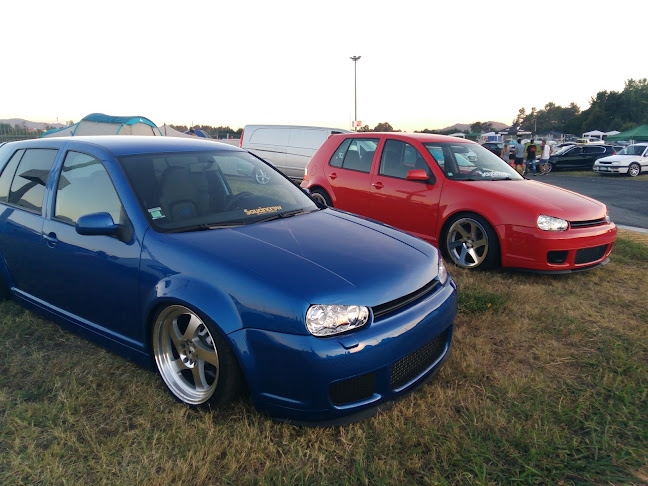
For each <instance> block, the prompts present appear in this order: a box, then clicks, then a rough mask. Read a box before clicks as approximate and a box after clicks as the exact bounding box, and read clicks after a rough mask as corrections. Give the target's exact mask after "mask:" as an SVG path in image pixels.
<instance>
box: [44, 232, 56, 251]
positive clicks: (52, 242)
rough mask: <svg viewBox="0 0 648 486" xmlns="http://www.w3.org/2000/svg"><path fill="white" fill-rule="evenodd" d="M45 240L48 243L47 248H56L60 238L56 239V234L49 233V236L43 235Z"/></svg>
mask: <svg viewBox="0 0 648 486" xmlns="http://www.w3.org/2000/svg"><path fill="white" fill-rule="evenodd" d="M43 238H44V239H45V241H46V242H47V246H49V247H50V248H54V247H55V246H56V244H57V243H58V238H57V237H56V233H49V234H47V235H43Z"/></svg>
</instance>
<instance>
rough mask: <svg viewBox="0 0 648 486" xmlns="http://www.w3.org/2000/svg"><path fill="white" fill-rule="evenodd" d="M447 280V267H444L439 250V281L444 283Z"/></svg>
mask: <svg viewBox="0 0 648 486" xmlns="http://www.w3.org/2000/svg"><path fill="white" fill-rule="evenodd" d="M447 281H448V269H447V268H446V265H445V262H444V261H443V257H442V256H441V252H439V283H440V284H441V285H445V284H446V282H447Z"/></svg>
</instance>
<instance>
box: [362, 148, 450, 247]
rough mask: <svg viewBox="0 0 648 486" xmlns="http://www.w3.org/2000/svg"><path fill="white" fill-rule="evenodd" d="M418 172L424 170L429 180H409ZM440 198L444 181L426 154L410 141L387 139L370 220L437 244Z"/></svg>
mask: <svg viewBox="0 0 648 486" xmlns="http://www.w3.org/2000/svg"><path fill="white" fill-rule="evenodd" d="M415 169H419V170H424V171H425V172H426V173H427V174H428V177H429V178H428V180H427V181H420V180H408V179H407V173H408V172H409V171H411V170H415ZM440 196H441V182H440V181H435V179H434V175H433V174H432V171H431V170H430V167H429V165H428V161H427V160H426V158H425V157H424V156H423V155H422V153H421V152H420V151H419V150H418V149H417V148H416V147H414V146H413V145H411V144H409V143H407V142H403V141H400V140H392V139H387V140H385V143H384V145H383V148H382V154H381V156H380V164H379V166H378V172H377V174H376V175H374V176H373V178H372V182H371V190H370V200H369V217H370V218H373V219H376V220H378V221H382V222H383V223H387V224H390V225H392V226H395V227H396V228H400V229H402V230H405V231H407V232H408V233H411V234H413V235H414V236H417V237H419V238H422V239H424V240H427V241H429V242H431V243H436V239H437V238H436V234H437V228H436V222H437V214H438V210H439V198H440Z"/></svg>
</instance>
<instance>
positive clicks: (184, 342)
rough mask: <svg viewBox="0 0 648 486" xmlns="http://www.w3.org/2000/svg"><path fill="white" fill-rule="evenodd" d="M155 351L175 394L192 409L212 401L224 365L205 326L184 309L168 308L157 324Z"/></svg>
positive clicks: (168, 385)
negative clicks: (220, 362)
mask: <svg viewBox="0 0 648 486" xmlns="http://www.w3.org/2000/svg"><path fill="white" fill-rule="evenodd" d="M153 351H154V354H155V362H156V363H157V367H158V370H159V371H160V375H161V376H162V379H163V380H164V382H165V383H166V385H167V387H168V388H169V390H171V393H173V394H174V395H175V396H176V397H177V398H178V399H179V400H181V401H183V402H185V403H188V404H190V405H200V404H202V403H205V402H206V401H208V400H209V399H210V398H211V396H212V395H213V394H214V391H215V390H216V386H217V385H218V379H219V372H220V364H219V359H218V351H217V350H216V345H215V343H214V339H213V337H212V335H211V333H210V332H209V329H208V328H207V326H206V325H205V323H204V322H203V321H202V320H201V319H200V318H199V317H198V316H197V315H196V314H195V313H193V312H192V311H191V310H189V309H187V308H186V307H184V306H181V305H172V306H169V307H167V308H165V309H164V310H163V311H162V312H161V313H160V314H159V315H158V318H157V319H156V321H155V327H154V329H153Z"/></svg>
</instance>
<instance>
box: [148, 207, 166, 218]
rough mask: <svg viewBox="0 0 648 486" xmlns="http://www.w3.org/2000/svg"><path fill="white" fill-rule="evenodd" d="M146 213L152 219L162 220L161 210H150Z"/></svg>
mask: <svg viewBox="0 0 648 486" xmlns="http://www.w3.org/2000/svg"><path fill="white" fill-rule="evenodd" d="M148 212H149V214H150V215H151V218H152V219H160V218H164V214H162V208H151V209H149V210H148Z"/></svg>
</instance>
